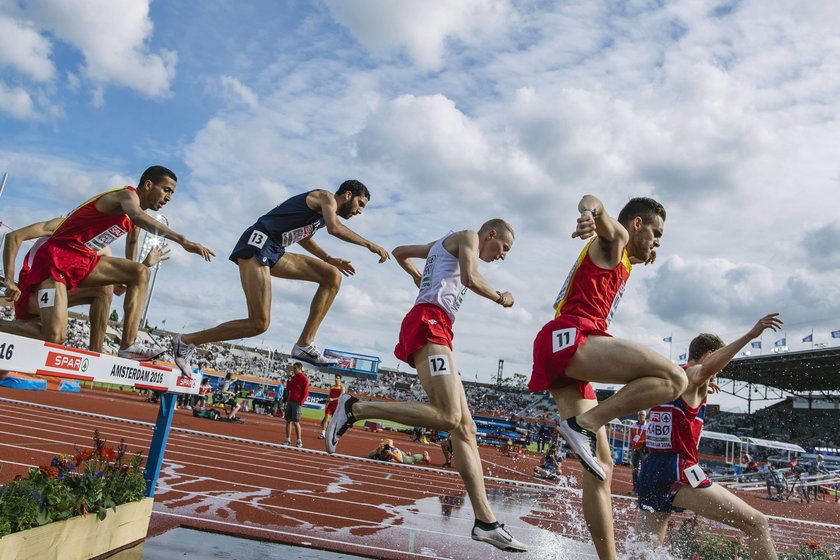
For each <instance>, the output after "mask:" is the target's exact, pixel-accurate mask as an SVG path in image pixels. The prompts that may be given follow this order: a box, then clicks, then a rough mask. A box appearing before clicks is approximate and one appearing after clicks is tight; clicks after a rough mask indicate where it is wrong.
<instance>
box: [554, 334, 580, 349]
mask: <svg viewBox="0 0 840 560" xmlns="http://www.w3.org/2000/svg"><path fill="white" fill-rule="evenodd" d="M576 338H577V329H575V328H569V329H560V330H557V331H554V332H553V333H551V350H552V352H559V351H560V350H565V349H566V348H568V347H569V346H572V345H573V344H574V343H575V339H576Z"/></svg>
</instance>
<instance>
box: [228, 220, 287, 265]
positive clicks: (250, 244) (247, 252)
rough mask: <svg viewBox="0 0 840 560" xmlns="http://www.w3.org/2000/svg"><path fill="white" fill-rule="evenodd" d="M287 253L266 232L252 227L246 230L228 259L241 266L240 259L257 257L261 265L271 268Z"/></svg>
mask: <svg viewBox="0 0 840 560" xmlns="http://www.w3.org/2000/svg"><path fill="white" fill-rule="evenodd" d="M285 252H286V248H285V247H283V246H282V245H280V244H279V243H277V242H276V241H274V240H273V239H272V238H270V237H269V236H268V234H266V233H265V232H262V231H260V230H258V229H256V228H255V227H253V226H251V227H249V228H248V229H246V230H245V233H243V234H242V236H241V237H240V238H239V241H237V242H236V246H235V247H234V248H233V252H232V253H231V254H230V257H228V258H229V259H230V260H231V261H233V263H234V264H239V262H238V261H239V259H250V258H251V257H257V262H258V263H259V264H261V265H262V266H267V267H269V268H271V267H272V266H274V265H275V264H277V261H279V260H280V257H282V256H283V253H285Z"/></svg>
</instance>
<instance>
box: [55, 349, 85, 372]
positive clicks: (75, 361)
mask: <svg viewBox="0 0 840 560" xmlns="http://www.w3.org/2000/svg"><path fill="white" fill-rule="evenodd" d="M88 365H89V364H88V359H87V358H85V357H82V356H73V355H72V354H62V353H61V352H49V353H48V354H47V362H46V364H45V366H46V367H51V368H57V369H66V370H70V371H87V369H88Z"/></svg>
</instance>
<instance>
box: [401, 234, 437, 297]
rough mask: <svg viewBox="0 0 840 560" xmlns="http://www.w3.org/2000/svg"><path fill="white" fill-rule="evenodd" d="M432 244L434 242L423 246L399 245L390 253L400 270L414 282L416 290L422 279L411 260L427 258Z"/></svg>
mask: <svg viewBox="0 0 840 560" xmlns="http://www.w3.org/2000/svg"><path fill="white" fill-rule="evenodd" d="M434 244H435V242H434V241H432V242H431V243H426V244H425V245H400V246H399V247H395V248H394V250H393V251H391V254H392V255H394V260H395V261H397V264H398V265H400V268H402V269H403V270H405V271H406V272H407V273H408V275H409V276H411V278H412V280H414V285H415V286H417V287H418V288H419V287H420V280H421V279H422V277H423V274H422V273H421V272H420V270H419V269H418V268H417V267H416V266H415V265H414V262H413V261H412V260H411V259H425V258H428V256H429V251H431V250H432V246H433V245H434Z"/></svg>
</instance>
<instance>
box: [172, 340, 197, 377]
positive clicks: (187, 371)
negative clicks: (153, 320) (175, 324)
mask: <svg viewBox="0 0 840 560" xmlns="http://www.w3.org/2000/svg"><path fill="white" fill-rule="evenodd" d="M193 354H195V344H187V343H185V342H181V335H180V334H176V335H175V336H174V337H173V338H172V357H173V358H174V359H175V365H176V366H178V369H180V370H181V377H186V378H189V379H192V368H191V367H190V360H191V359H192V357H193Z"/></svg>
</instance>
